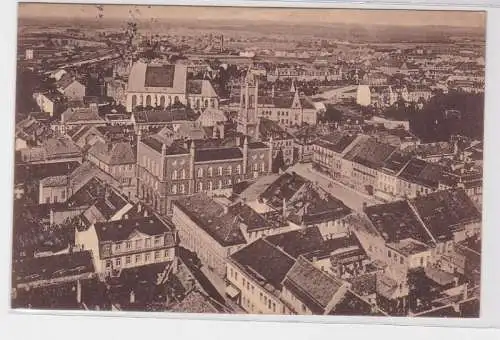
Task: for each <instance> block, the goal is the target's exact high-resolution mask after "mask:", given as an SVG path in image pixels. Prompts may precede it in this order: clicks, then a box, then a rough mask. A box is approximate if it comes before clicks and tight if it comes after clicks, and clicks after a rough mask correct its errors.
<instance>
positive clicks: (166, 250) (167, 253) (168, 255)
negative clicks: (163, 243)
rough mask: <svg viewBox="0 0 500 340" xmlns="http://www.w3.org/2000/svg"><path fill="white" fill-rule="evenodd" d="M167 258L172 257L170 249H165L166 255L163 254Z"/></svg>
mask: <svg viewBox="0 0 500 340" xmlns="http://www.w3.org/2000/svg"><path fill="white" fill-rule="evenodd" d="M163 256H164V257H165V258H167V259H168V258H169V257H170V254H169V252H168V249H165V255H163Z"/></svg>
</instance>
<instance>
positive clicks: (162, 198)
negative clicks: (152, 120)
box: [137, 134, 273, 213]
mask: <svg viewBox="0 0 500 340" xmlns="http://www.w3.org/2000/svg"><path fill="white" fill-rule="evenodd" d="M272 148H273V147H272V145H271V146H268V145H267V144H265V143H262V142H249V141H248V138H247V137H243V138H242V136H240V135H237V136H233V137H225V138H223V139H206V140H194V141H182V140H173V139H171V138H167V137H165V136H163V135H158V134H156V135H152V136H148V137H145V138H141V137H139V141H138V146H137V176H138V195H139V198H141V199H145V200H146V201H147V202H148V203H149V204H151V205H152V206H153V207H154V209H156V210H157V211H159V212H162V213H166V212H168V211H170V207H171V201H172V200H174V199H176V198H178V197H181V196H183V195H188V194H193V193H195V192H218V193H220V194H222V193H227V192H230V191H231V188H232V185H233V184H235V183H239V182H241V181H244V180H247V179H255V178H257V177H259V176H262V175H266V174H268V173H269V172H270V171H271V163H272V159H271V154H272Z"/></svg>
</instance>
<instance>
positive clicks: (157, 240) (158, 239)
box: [155, 236, 161, 247]
mask: <svg viewBox="0 0 500 340" xmlns="http://www.w3.org/2000/svg"><path fill="white" fill-rule="evenodd" d="M158 246H161V236H156V237H155V247H158Z"/></svg>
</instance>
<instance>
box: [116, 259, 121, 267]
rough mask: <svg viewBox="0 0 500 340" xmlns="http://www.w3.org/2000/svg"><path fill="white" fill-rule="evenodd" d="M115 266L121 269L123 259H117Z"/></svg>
mask: <svg viewBox="0 0 500 340" xmlns="http://www.w3.org/2000/svg"><path fill="white" fill-rule="evenodd" d="M115 265H116V266H117V267H120V266H121V265H122V259H121V258H117V259H116V260H115Z"/></svg>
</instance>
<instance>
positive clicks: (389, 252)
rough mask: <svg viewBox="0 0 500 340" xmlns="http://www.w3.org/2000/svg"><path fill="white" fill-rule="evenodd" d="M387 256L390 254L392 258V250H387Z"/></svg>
mask: <svg viewBox="0 0 500 340" xmlns="http://www.w3.org/2000/svg"><path fill="white" fill-rule="evenodd" d="M387 256H389V258H391V251H390V250H388V251H387Z"/></svg>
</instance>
